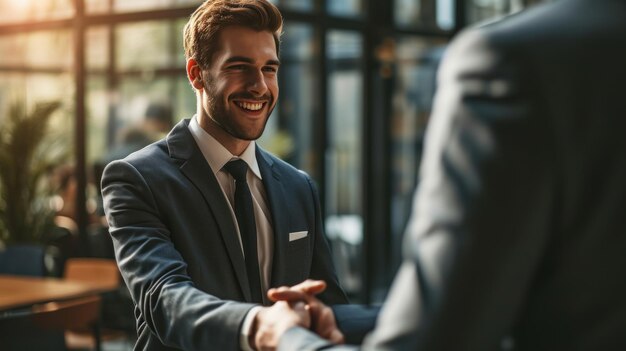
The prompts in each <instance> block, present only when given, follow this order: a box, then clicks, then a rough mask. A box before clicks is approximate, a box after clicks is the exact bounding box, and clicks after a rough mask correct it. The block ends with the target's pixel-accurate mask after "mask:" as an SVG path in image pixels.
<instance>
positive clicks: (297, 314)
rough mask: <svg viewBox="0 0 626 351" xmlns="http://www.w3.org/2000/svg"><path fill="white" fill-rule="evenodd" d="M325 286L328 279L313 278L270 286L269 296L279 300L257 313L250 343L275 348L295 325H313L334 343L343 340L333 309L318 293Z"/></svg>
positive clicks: (309, 327) (316, 330)
mask: <svg viewBox="0 0 626 351" xmlns="http://www.w3.org/2000/svg"><path fill="white" fill-rule="evenodd" d="M325 289H326V283H325V282H324V281H322V280H310V279H309V280H305V281H304V282H302V283H300V284H298V285H294V286H292V287H280V288H272V289H270V290H268V292H267V296H268V297H269V299H270V300H271V301H274V302H275V303H274V304H273V305H272V306H269V307H262V308H261V309H260V310H259V312H258V313H257V314H256V316H255V318H254V322H253V323H252V326H251V328H250V334H249V336H248V343H249V345H250V346H251V347H252V348H253V349H255V350H275V349H276V348H277V347H278V342H279V340H280V338H281V336H282V335H283V334H284V333H285V332H286V331H287V330H288V329H289V328H292V327H295V326H300V327H303V328H307V329H310V330H312V331H313V332H315V333H317V334H318V335H319V336H321V337H323V338H324V339H327V340H329V341H331V342H333V343H336V344H339V343H343V342H344V336H343V334H342V333H341V331H339V329H338V328H337V323H336V321H335V315H334V314H333V311H332V309H331V308H330V307H328V306H326V305H325V304H323V303H322V302H321V301H320V300H318V299H317V298H316V297H315V295H317V294H319V293H321V292H322V291H324V290H325Z"/></svg>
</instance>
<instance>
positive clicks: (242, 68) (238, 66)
mask: <svg viewBox="0 0 626 351" xmlns="http://www.w3.org/2000/svg"><path fill="white" fill-rule="evenodd" d="M228 68H229V69H231V70H233V71H243V70H244V69H246V66H244V65H234V66H230V67H228Z"/></svg>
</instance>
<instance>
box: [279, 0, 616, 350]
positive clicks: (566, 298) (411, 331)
mask: <svg viewBox="0 0 626 351" xmlns="http://www.w3.org/2000/svg"><path fill="white" fill-rule="evenodd" d="M624 84H626V1H624V0H569V1H559V2H555V3H551V4H548V5H546V6H542V7H538V8H535V9H529V10H528V11H525V12H523V13H520V14H518V15H514V16H511V18H508V19H506V20H504V21H501V22H499V23H494V24H491V25H488V26H484V27H482V28H477V29H471V30H468V31H467V32H465V33H464V34H462V35H461V36H460V37H459V38H458V39H457V40H455V41H454V43H453V44H452V45H451V47H450V48H449V50H448V52H447V53H446V55H445V58H444V62H443V63H442V68H441V71H440V72H439V92H438V94H437V98H436V102H435V110H434V114H433V116H432V119H431V123H430V125H429V127H428V131H427V137H426V144H425V155H424V160H423V164H422V169H421V183H420V187H419V189H418V191H417V193H416V201H415V205H414V212H413V218H412V222H411V224H410V226H409V228H408V231H407V237H406V244H405V246H404V247H405V248H406V252H405V261H404V264H403V266H402V268H401V270H400V272H399V273H398V276H397V277H396V280H395V283H394V285H393V287H392V290H391V292H390V295H389V296H388V298H387V300H386V304H385V305H384V306H383V310H382V312H381V316H380V317H379V321H378V324H377V327H376V329H375V331H374V333H373V334H371V335H370V336H369V337H368V339H367V340H366V342H365V344H364V348H366V349H373V350H384V349H394V350H481V351H483V350H497V349H511V348H514V349H516V350H626V88H625V87H624ZM324 345H325V343H324V342H323V341H322V340H320V339H315V338H314V336H312V335H311V334H307V333H306V332H305V331H303V330H301V329H297V328H294V329H291V330H290V331H289V332H288V333H287V334H286V335H285V337H284V338H283V339H282V340H281V350H307V349H315V348H318V347H323V346H324Z"/></svg>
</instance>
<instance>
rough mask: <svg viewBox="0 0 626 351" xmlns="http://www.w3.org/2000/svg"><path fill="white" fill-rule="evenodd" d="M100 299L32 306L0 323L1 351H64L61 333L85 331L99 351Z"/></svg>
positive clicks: (95, 297)
mask: <svg viewBox="0 0 626 351" xmlns="http://www.w3.org/2000/svg"><path fill="white" fill-rule="evenodd" d="M100 302H101V298H100V296H88V297H82V298H76V299H72V300H67V301H59V302H49V303H45V304H39V305H35V306H33V307H32V308H31V309H30V310H22V311H20V312H19V313H15V314H13V315H10V316H8V317H6V316H5V318H2V319H0V327H1V328H0V329H1V332H0V341H1V345H2V350H6V351H11V350H16V351H17V350H33V351H35V350H49V351H53V350H66V346H67V344H66V342H65V339H64V334H63V333H64V332H65V331H66V330H68V329H71V328H77V327H87V328H89V332H90V334H91V337H92V338H93V339H94V340H95V341H96V342H95V345H96V347H95V349H96V350H98V351H99V350H100V348H99V347H100V342H99V341H100V334H99V330H98V319H99V316H100Z"/></svg>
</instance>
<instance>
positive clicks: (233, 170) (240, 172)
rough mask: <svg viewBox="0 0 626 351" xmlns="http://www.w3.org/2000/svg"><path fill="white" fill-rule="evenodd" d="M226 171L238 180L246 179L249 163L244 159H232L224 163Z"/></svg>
mask: <svg viewBox="0 0 626 351" xmlns="http://www.w3.org/2000/svg"><path fill="white" fill-rule="evenodd" d="M224 168H226V171H228V173H230V175H232V176H233V178H235V180H236V181H238V182H239V181H243V182H245V181H246V173H247V172H248V164H246V161H244V160H242V159H237V160H232V161H230V162H228V163H227V164H226V165H224Z"/></svg>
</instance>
